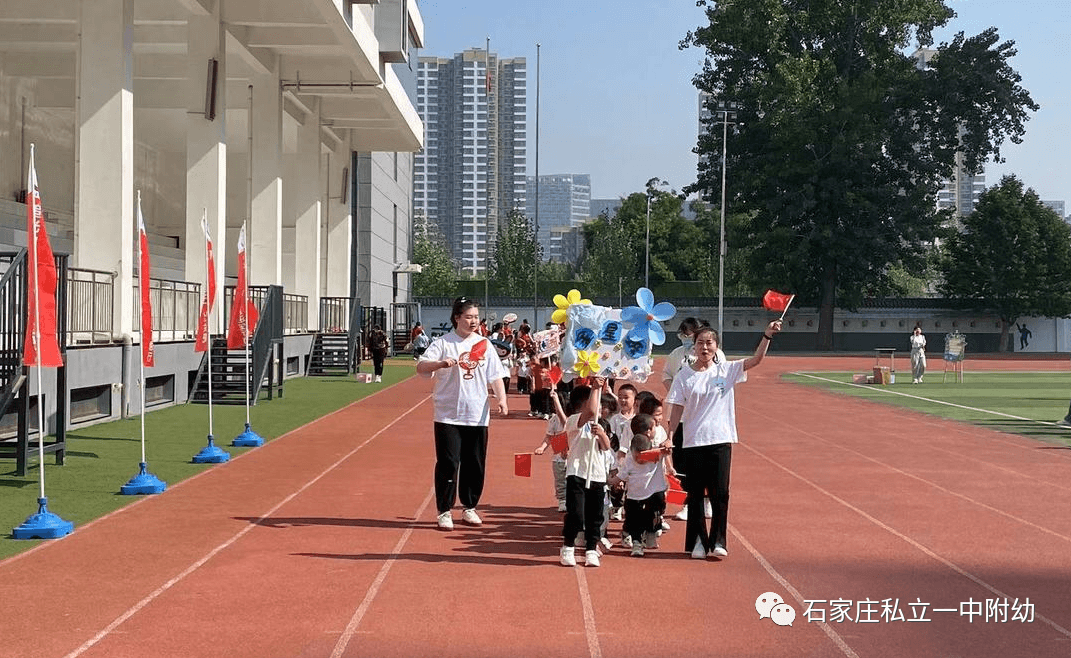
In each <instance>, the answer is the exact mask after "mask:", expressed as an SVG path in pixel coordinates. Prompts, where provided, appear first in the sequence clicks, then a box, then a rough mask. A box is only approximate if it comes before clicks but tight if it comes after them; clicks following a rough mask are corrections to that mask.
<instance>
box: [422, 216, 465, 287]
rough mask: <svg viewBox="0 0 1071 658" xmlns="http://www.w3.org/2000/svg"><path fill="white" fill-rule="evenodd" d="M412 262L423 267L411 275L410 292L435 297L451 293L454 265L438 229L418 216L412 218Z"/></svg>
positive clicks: (455, 271)
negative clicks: (411, 286)
mask: <svg viewBox="0 0 1071 658" xmlns="http://www.w3.org/2000/svg"><path fill="white" fill-rule="evenodd" d="M413 229H414V230H413V233H414V235H413V262H414V263H416V264H419V265H421V266H423V269H422V270H421V272H420V273H419V274H414V275H412V278H413V295H420V296H427V297H437V296H441V295H446V296H449V295H452V294H453V293H454V289H455V285H456V284H455V280H456V279H457V268H456V267H455V265H454V262H453V259H452V258H451V256H450V248H449V247H447V246H446V240H445V239H443V237H442V235H441V234H440V233H439V231H438V228H437V227H435V226H434V225H433V224H431V223H430V222H428V220H427V218H425V217H423V216H422V215H417V216H416V217H414V221H413Z"/></svg>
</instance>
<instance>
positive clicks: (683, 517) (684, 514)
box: [673, 507, 688, 521]
mask: <svg viewBox="0 0 1071 658" xmlns="http://www.w3.org/2000/svg"><path fill="white" fill-rule="evenodd" d="M673 518H675V519H677V520H678V521H687V520H688V508H687V507H682V508H681V511H679V512H677V513H676V514H674V515H673Z"/></svg>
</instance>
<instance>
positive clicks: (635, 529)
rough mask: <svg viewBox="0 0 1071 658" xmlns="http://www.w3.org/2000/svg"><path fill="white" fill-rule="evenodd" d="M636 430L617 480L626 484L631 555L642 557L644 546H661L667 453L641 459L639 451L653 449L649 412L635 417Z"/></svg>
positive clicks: (633, 427) (626, 511)
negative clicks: (660, 533) (659, 456)
mask: <svg viewBox="0 0 1071 658" xmlns="http://www.w3.org/2000/svg"><path fill="white" fill-rule="evenodd" d="M630 429H631V430H632V432H633V436H632V440H631V441H630V442H629V444H630V446H631V447H630V448H629V451H628V454H627V455H626V456H625V464H624V466H622V467H621V469H620V470H619V471H618V472H617V475H616V477H615V478H614V481H621V482H624V483H625V484H626V494H625V532H626V533H628V535H629V537H630V538H631V539H632V555H633V556H635V557H643V549H644V546H645V545H646V547H647V548H658V530H659V529H660V528H661V527H662V513H663V512H664V511H665V509H666V488H667V485H666V473H665V467H664V463H663V462H664V460H665V455H663V457H661V458H659V459H657V460H655V461H653V462H641V461H640V453H641V452H643V451H644V450H650V449H651V439H652V438H653V436H654V432H655V420H654V418H653V417H651V416H650V415H648V414H638V415H637V416H636V417H634V418H633V419H632V422H631V423H630Z"/></svg>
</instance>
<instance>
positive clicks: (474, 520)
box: [461, 508, 483, 525]
mask: <svg viewBox="0 0 1071 658" xmlns="http://www.w3.org/2000/svg"><path fill="white" fill-rule="evenodd" d="M461 522H462V523H464V524H465V525H483V519H481V518H480V515H479V514H477V513H476V510H474V509H472V508H469V509H467V510H465V511H464V512H462V513H461Z"/></svg>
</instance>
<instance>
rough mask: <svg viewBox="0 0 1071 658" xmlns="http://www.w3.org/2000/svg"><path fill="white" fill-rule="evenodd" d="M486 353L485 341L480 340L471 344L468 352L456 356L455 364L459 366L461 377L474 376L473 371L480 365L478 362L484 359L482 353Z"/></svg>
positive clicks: (470, 377)
mask: <svg viewBox="0 0 1071 658" xmlns="http://www.w3.org/2000/svg"><path fill="white" fill-rule="evenodd" d="M486 353H487V341H486V340H481V341H480V342H478V343H476V344H475V345H473V346H472V349H470V350H469V351H468V352H465V353H463V354H462V355H461V356H459V357H457V365H458V366H459V367H460V368H461V370H462V372H461V378H462V379H472V378H473V377H475V375H474V374H473V372H474V371H475V370H476V369H477V368H479V367H480V362H481V361H483V360H484V355H485V354H486Z"/></svg>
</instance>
